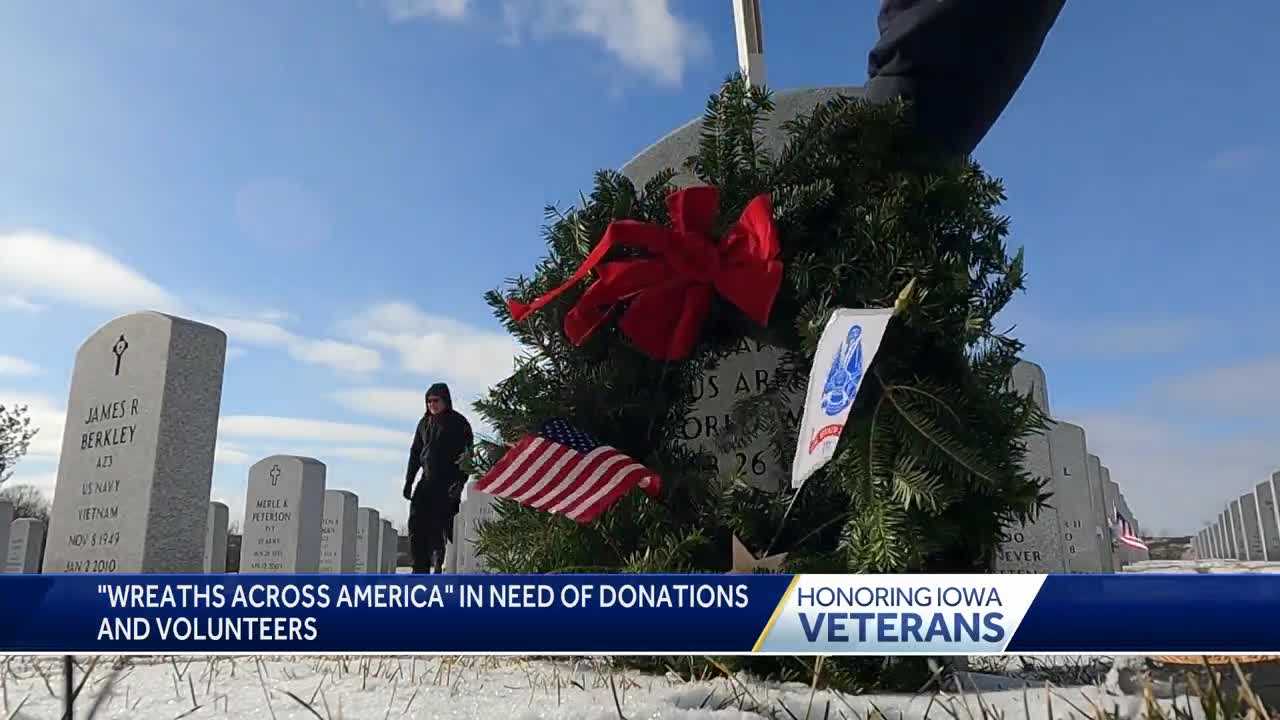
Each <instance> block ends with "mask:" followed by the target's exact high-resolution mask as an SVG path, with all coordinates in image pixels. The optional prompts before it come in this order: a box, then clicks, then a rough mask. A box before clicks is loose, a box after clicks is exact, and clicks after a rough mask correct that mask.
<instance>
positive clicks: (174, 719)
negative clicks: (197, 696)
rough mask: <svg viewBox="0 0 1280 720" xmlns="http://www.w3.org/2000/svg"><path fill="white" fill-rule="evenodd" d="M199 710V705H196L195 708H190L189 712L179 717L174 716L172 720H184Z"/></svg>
mask: <svg viewBox="0 0 1280 720" xmlns="http://www.w3.org/2000/svg"><path fill="white" fill-rule="evenodd" d="M199 709H200V706H199V705H197V706H195V707H193V708H191V709H190V710H187V711H186V712H183V713H182V714H181V715H177V716H175V717H174V718H173V720H182V718H184V717H186V716H188V715H191V714H193V713H194V712H195V711H197V710H199Z"/></svg>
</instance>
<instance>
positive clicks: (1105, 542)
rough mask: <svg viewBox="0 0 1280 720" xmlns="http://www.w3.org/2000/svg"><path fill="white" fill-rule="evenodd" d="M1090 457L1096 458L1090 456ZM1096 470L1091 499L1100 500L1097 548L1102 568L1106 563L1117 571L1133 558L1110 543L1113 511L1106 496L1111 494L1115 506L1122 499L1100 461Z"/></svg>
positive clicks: (1109, 473) (1118, 489)
mask: <svg viewBox="0 0 1280 720" xmlns="http://www.w3.org/2000/svg"><path fill="white" fill-rule="evenodd" d="M1090 457H1091V458H1092V457H1096V456H1093V455H1091V456H1090ZM1091 467H1092V465H1091ZM1096 469H1097V471H1098V474H1097V476H1096V477H1093V478H1092V479H1093V480H1094V490H1093V497H1095V498H1101V499H1102V503H1101V507H1099V508H1098V512H1097V517H1098V530H1097V537H1098V546H1099V548H1100V552H1101V553H1102V561H1103V566H1104V567H1105V566H1106V564H1107V563H1110V564H1111V567H1112V568H1114V569H1115V570H1117V571H1119V569H1120V566H1121V563H1128V562H1133V558H1132V557H1130V556H1128V555H1126V554H1123V553H1121V552H1120V548H1116V547H1115V545H1114V544H1113V543H1112V537H1111V523H1112V520H1114V517H1113V515H1114V513H1115V509H1114V505H1113V504H1112V503H1108V502H1107V494H1108V493H1112V495H1113V499H1114V501H1115V503H1117V504H1120V503H1123V501H1124V498H1123V496H1122V495H1121V493H1120V485H1119V484H1118V483H1114V482H1112V481H1111V471H1110V470H1109V469H1107V466H1106V465H1103V464H1102V461H1101V460H1099V461H1098V465H1097V468H1096ZM1134 532H1137V528H1134Z"/></svg>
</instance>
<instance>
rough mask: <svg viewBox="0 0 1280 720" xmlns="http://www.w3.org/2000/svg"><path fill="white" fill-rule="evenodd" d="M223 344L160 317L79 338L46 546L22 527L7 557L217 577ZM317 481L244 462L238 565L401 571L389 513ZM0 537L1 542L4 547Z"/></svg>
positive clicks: (466, 516) (4, 520)
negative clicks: (216, 464)
mask: <svg viewBox="0 0 1280 720" xmlns="http://www.w3.org/2000/svg"><path fill="white" fill-rule="evenodd" d="M226 347H227V338H226V334H225V333H223V332H222V331H221V330H219V329H217V328H215V327H212V326H209V325H204V324H202V323H197V322H193V321H190V320H186V319H183V318H178V317H173V316H170V315H165V314H161V313H156V312H142V313H135V314H131V315H125V316H123V317H120V318H116V319H115V320H112V321H111V322H109V323H107V324H106V325H104V326H103V327H102V328H100V329H99V330H98V331H97V332H95V333H94V334H93V335H91V336H90V337H89V338H88V339H87V340H85V342H84V344H82V345H81V346H80V349H79V350H78V351H77V353H76V361H75V369H74V371H73V374H72V378H71V391H70V397H69V399H68V402H67V422H66V426H65V432H64V435H63V439H62V452H61V455H60V458H59V463H58V477H57V485H56V487H55V490H54V497H53V503H52V508H51V511H50V521H49V528H48V534H47V542H46V541H45V540H46V539H45V538H44V537H41V538H40V542H36V541H35V538H36V536H37V533H38V534H39V535H41V536H43V535H44V533H43V530H44V528H43V526H42V525H41V526H39V527H37V526H36V525H35V524H33V523H30V522H21V523H16V524H15V527H16V528H18V529H19V530H20V532H16V533H12V534H13V535H14V542H18V541H19V540H21V542H22V546H21V549H20V550H19V551H17V555H14V549H11V551H10V556H14V557H18V556H21V557H22V558H23V562H22V565H21V566H22V567H23V568H25V569H30V571H32V572H38V571H40V570H41V569H43V571H44V572H49V573H62V572H180V573H186V572H225V571H226V567H227V557H226V556H227V540H228V536H227V526H228V519H229V518H228V514H229V512H228V508H227V506H226V505H224V504H222V503H218V502H211V498H210V491H211V487H212V477H213V457H214V449H215V443H216V441H217V428H218V415H219V412H220V405H221V400H222V377H223V368H224V364H225V358H226ZM325 485H326V482H325V466H324V464H323V463H321V462H320V461H318V460H315V459H312V458H303V457H296V456H285V455H278V456H272V457H268V458H265V459H263V460H261V461H259V462H257V463H255V464H254V465H253V466H252V467H251V468H250V470H249V484H248V490H247V496H246V503H245V516H244V522H243V524H242V533H243V534H242V536H241V538H240V558H239V559H240V568H239V569H240V571H241V572H268V573H269V572H357V573H358V572H395V569H396V567H397V566H398V565H399V562H398V555H399V546H400V541H399V534H398V533H397V532H396V530H395V528H394V527H392V525H391V523H390V521H388V520H385V519H383V518H382V517H381V513H379V511H378V510H377V509H375V508H372V507H360V506H359V498H358V497H357V496H356V495H355V494H354V493H352V492H349V491H346V490H338V489H328V488H326V486H325ZM468 495H469V497H467V499H466V500H465V502H464V503H463V505H462V508H461V511H460V512H459V514H458V516H457V518H456V521H455V534H454V540H455V542H454V543H451V544H450V546H449V547H448V548H447V554H448V558H447V563H448V565H450V566H452V567H453V568H455V569H458V570H462V569H463V568H467V570H465V571H471V572H476V571H481V570H482V569H483V568H482V567H480V563H479V562H478V561H477V560H476V558H475V553H474V546H473V541H474V533H475V526H476V523H477V522H478V521H480V520H481V519H483V518H484V517H486V516H487V515H489V514H490V513H491V508H490V506H491V504H492V499H490V498H486V497H484V496H482V495H480V494H479V493H475V492H470V493H469V494H468ZM6 506H7V507H8V510H7V513H8V514H7V516H6V515H3V512H5V511H2V510H0V533H4V534H5V535H8V534H10V520H11V519H12V507H11V506H8V505H6ZM6 506H0V507H6ZM5 535H0V548H9V540H8V538H7V537H5ZM40 548H42V550H41V549H40ZM28 556H34V560H33V561H32V558H30V557H28ZM6 559H8V558H7V557H6ZM41 560H43V562H41ZM41 566H43V567H41Z"/></svg>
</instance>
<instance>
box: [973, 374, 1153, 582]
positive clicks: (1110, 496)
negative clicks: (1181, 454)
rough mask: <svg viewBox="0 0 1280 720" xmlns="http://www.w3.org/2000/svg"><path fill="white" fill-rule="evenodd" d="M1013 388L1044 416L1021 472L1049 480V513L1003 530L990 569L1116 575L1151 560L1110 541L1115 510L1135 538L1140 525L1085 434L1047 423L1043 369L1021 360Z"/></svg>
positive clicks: (1078, 429) (1054, 422)
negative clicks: (1044, 422)
mask: <svg viewBox="0 0 1280 720" xmlns="http://www.w3.org/2000/svg"><path fill="white" fill-rule="evenodd" d="M1012 382H1013V387H1014V388H1015V389H1016V390H1017V391H1018V392H1020V393H1022V394H1023V395H1026V394H1030V395H1031V397H1032V399H1033V401H1034V402H1035V403H1036V405H1038V406H1039V408H1040V409H1041V411H1043V413H1044V414H1045V415H1046V416H1048V417H1049V418H1050V420H1049V423H1048V428H1047V430H1046V431H1045V432H1043V433H1038V434H1036V435H1032V436H1030V437H1029V438H1028V439H1027V455H1026V468H1025V469H1026V470H1027V472H1028V473H1029V474H1031V475H1032V476H1033V477H1041V478H1046V479H1048V481H1049V485H1048V487H1047V488H1046V489H1047V490H1048V491H1049V492H1050V493H1051V497H1050V499H1049V501H1048V504H1049V506H1050V507H1048V508H1045V509H1044V510H1043V511H1041V512H1040V514H1039V515H1038V516H1037V518H1036V520H1035V521H1034V522H1032V523H1029V524H1026V525H1023V526H1020V527H1016V528H1010V529H1009V530H1008V531H1007V532H1006V534H1005V537H1004V540H1003V542H1002V543H1001V545H1000V546H999V548H998V550H997V553H996V559H995V568H994V569H995V571H996V572H1003V573H1058V572H1071V573H1074V572H1114V571H1118V570H1120V569H1121V568H1122V567H1124V566H1125V565H1128V564H1130V563H1134V562H1140V561H1142V560H1147V559H1149V557H1150V555H1149V553H1148V552H1147V551H1146V550H1139V549H1136V548H1133V547H1130V546H1128V545H1125V544H1122V543H1116V542H1113V540H1114V538H1113V537H1112V526H1113V523H1112V522H1111V520H1112V517H1113V515H1114V513H1115V512H1116V511H1117V510H1118V511H1119V513H1120V515H1121V516H1122V517H1124V518H1125V520H1126V521H1127V522H1128V524H1129V527H1130V528H1131V529H1132V530H1133V532H1134V534H1140V530H1139V526H1138V520H1137V518H1136V517H1134V515H1133V512H1132V511H1131V510H1130V509H1129V504H1128V502H1127V501H1126V500H1125V497H1124V493H1122V492H1121V491H1120V486H1119V484H1118V483H1116V482H1114V481H1112V479H1111V471H1110V470H1109V469H1108V468H1107V466H1106V465H1103V464H1102V460H1101V459H1100V458H1099V457H1098V456H1097V455H1094V454H1091V453H1090V452H1089V449H1088V444H1087V442H1086V438H1085V430H1084V428H1082V427H1080V426H1079V425H1073V424H1071V423H1067V422H1061V421H1058V420H1053V419H1052V415H1051V413H1050V411H1049V390H1048V386H1047V383H1046V380H1045V374H1044V370H1043V369H1042V368H1041V367H1040V366H1039V365H1036V364H1035V363H1031V362H1026V361H1023V362H1019V363H1018V364H1017V365H1016V366H1015V367H1014V370H1013V380H1012Z"/></svg>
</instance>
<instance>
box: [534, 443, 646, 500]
mask: <svg viewBox="0 0 1280 720" xmlns="http://www.w3.org/2000/svg"><path fill="white" fill-rule="evenodd" d="M597 449H599V448H597ZM624 462H626V458H625V457H624V456H623V455H622V454H620V453H618V452H617V451H616V450H614V449H613V448H605V449H604V451H603V452H599V453H594V452H593V453H591V455H590V456H589V457H588V458H584V459H583V462H580V463H578V464H577V465H576V466H575V467H574V468H573V469H572V470H571V471H569V472H567V473H565V474H564V475H562V476H561V477H557V478H553V479H552V480H551V482H550V483H549V484H548V485H547V487H546V488H544V489H543V490H542V492H541V493H539V494H538V496H537V497H535V498H534V499H533V500H532V501H531V502H530V503H529V504H530V506H532V507H535V508H538V509H539V510H545V511H547V512H560V509H559V507H558V505H559V504H560V503H561V502H563V501H564V499H565V498H567V497H569V496H570V495H572V494H573V493H575V492H577V490H578V488H580V487H582V486H583V485H584V484H590V485H594V484H595V482H596V480H593V479H592V478H595V477H596V476H597V475H599V474H600V473H602V472H604V470H605V469H607V468H609V467H611V466H613V465H617V464H619V463H624Z"/></svg>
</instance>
